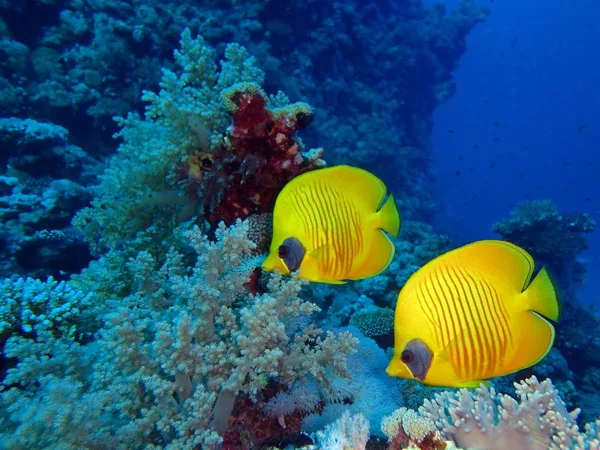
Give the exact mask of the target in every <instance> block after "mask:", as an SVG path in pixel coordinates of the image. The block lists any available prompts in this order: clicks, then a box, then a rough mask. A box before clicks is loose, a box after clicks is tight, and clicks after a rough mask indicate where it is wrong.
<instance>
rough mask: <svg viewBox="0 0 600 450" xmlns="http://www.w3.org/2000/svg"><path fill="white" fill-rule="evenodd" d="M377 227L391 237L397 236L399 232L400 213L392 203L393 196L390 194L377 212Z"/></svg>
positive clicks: (394, 203) (393, 202)
mask: <svg viewBox="0 0 600 450" xmlns="http://www.w3.org/2000/svg"><path fill="white" fill-rule="evenodd" d="M376 217H377V227H378V228H381V229H382V230H384V231H386V232H387V233H389V234H390V235H391V236H393V237H396V236H398V232H399V231H400V213H399V212H398V207H397V206H396V202H395V201H394V195H393V194H390V195H389V197H388V198H387V200H386V201H385V203H384V204H383V206H382V207H381V208H380V209H379V211H377V213H376Z"/></svg>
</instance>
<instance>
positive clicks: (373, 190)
mask: <svg viewBox="0 0 600 450" xmlns="http://www.w3.org/2000/svg"><path fill="white" fill-rule="evenodd" d="M386 193H387V189H386V187H385V184H384V183H383V181H381V180H380V179H379V178H377V177H376V176H375V175H373V174H371V173H369V172H367V171H366V170H363V169H359V168H356V167H350V166H334V167H330V168H325V169H319V170H313V171H311V172H306V173H304V174H302V175H299V176H298V177H296V178H294V179H293V180H292V181H290V182H289V183H288V184H287V185H286V186H285V187H284V188H283V190H282V191H281V192H280V194H279V195H278V196H277V200H276V202H275V209H274V211H273V239H272V241H271V247H270V250H269V255H268V256H267V259H266V260H265V261H264V263H263V265H262V267H263V269H264V270H267V271H273V270H278V271H280V272H281V273H283V274H288V273H290V272H294V271H296V270H299V275H298V276H299V277H300V278H306V279H308V280H310V281H317V282H321V283H332V284H339V283H344V282H345V280H360V279H362V278H368V277H372V276H375V275H377V274H379V273H381V272H383V271H384V270H385V269H386V268H387V267H388V266H389V264H390V262H391V261H392V258H393V257H394V252H395V247H394V244H393V243H392V241H391V240H390V238H389V237H388V236H387V235H386V234H385V233H384V232H383V231H382V230H384V231H386V232H388V233H389V234H391V235H392V236H394V237H395V236H397V235H398V231H399V229H400V215H399V214H398V210H397V208H396V203H395V202H394V198H393V197H392V195H390V196H389V197H388V198H387V200H385V202H383V201H384V199H385V197H386ZM382 203H383V205H382Z"/></svg>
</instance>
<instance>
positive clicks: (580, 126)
mask: <svg viewBox="0 0 600 450" xmlns="http://www.w3.org/2000/svg"><path fill="white" fill-rule="evenodd" d="M587 127H588V126H587V125H586V124H585V123H584V124H581V125H579V128H578V129H577V131H578V132H579V133H581V132H582V131H584V130H585V129H587Z"/></svg>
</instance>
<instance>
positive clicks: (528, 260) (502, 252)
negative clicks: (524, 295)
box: [443, 240, 535, 292]
mask: <svg viewBox="0 0 600 450" xmlns="http://www.w3.org/2000/svg"><path fill="white" fill-rule="evenodd" d="M443 258H444V259H446V261H447V262H448V263H457V264H458V265H460V266H462V267H464V268H465V269H473V270H475V271H477V272H478V273H480V274H481V275H486V276H489V277H490V278H492V279H495V280H504V281H506V282H508V283H510V285H511V286H514V287H515V289H516V290H517V291H518V292H523V291H524V290H525V288H526V287H527V285H528V284H529V281H530V280H531V274H532V273H533V269H534V267H535V265H534V262H533V258H532V257H531V255H530V254H529V253H527V252H526V251H525V250H523V249H522V248H521V247H518V246H516V245H514V244H511V243H510V242H507V241H497V240H486V241H477V242H474V243H472V244H468V245H465V246H464V247H460V248H457V249H456V250H453V251H451V252H449V253H446V254H445V255H444V256H443Z"/></svg>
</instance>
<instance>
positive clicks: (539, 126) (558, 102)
mask: <svg viewBox="0 0 600 450" xmlns="http://www.w3.org/2000/svg"><path fill="white" fill-rule="evenodd" d="M446 3H447V4H448V6H449V7H452V6H454V5H456V4H457V3H458V1H455V0H447V1H446ZM481 3H484V4H488V6H489V7H490V8H491V15H490V17H489V18H488V20H487V21H486V22H484V23H483V24H482V25H480V26H479V27H476V28H475V30H474V32H473V33H472V34H471V35H470V36H469V38H468V51H467V53H466V54H465V56H464V57H463V59H462V61H461V64H460V68H459V69H458V71H457V73H456V83H457V92H456V95H455V96H454V97H453V98H452V99H451V100H450V101H449V102H448V103H446V104H444V105H442V106H441V107H439V108H438V110H437V111H436V114H435V128H434V133H433V146H434V148H435V165H434V170H435V173H436V176H437V185H436V190H437V192H438V196H439V198H440V199H441V200H442V206H443V208H445V210H444V211H441V222H442V225H443V226H448V227H450V230H451V232H452V234H453V237H454V238H456V239H457V240H458V242H457V243H463V242H467V241H472V240H475V239H481V238H490V237H494V234H493V233H492V231H491V226H492V224H493V223H494V222H496V221H497V220H499V219H502V218H504V217H506V216H507V215H508V214H509V212H510V210H511V209H512V208H513V207H514V206H515V205H517V204H518V203H519V202H521V201H523V200H528V199H542V198H550V199H552V200H553V201H554V202H555V203H556V204H557V205H558V207H559V209H560V210H561V212H587V213H589V214H591V215H592V216H593V217H594V219H595V220H596V221H597V222H600V181H599V180H600V176H599V174H598V170H599V169H600V153H599V151H600V148H599V145H598V144H599V142H600V2H598V1H597V0H586V1H583V0H567V1H563V0H527V1H522V0H510V1H509V0H494V2H493V3H492V2H491V1H489V0H487V1H483V0H481ZM584 127H585V129H583V128H584ZM475 146H477V147H478V148H476V147H475ZM461 158H462V159H461ZM492 166H493V167H492ZM469 169H471V170H472V171H469ZM458 171H460V174H459V175H457V172H458ZM589 237H590V250H589V251H588V252H586V254H585V257H586V258H587V259H588V260H589V266H588V270H589V271H588V281H587V286H586V288H585V289H584V290H583V291H582V292H581V295H580V297H581V299H582V300H584V301H598V300H600V298H599V297H598V295H597V292H598V289H599V288H600V280H599V279H598V278H599V274H600V230H599V231H597V232H596V233H593V234H591V235H590V236H589Z"/></svg>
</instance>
